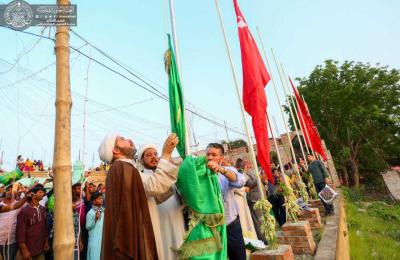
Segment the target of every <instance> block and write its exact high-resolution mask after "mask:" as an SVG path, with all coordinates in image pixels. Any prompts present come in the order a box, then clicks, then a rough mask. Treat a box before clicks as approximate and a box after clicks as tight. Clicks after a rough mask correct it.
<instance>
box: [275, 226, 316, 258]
mask: <svg viewBox="0 0 400 260" xmlns="http://www.w3.org/2000/svg"><path fill="white" fill-rule="evenodd" d="M277 236H278V242H279V243H280V244H287V245H291V246H292V250H293V253H294V254H295V255H304V254H307V255H314V254H315V250H316V245H315V242H314V238H313V235H312V232H311V227H310V224H309V223H308V221H298V222H293V223H285V224H284V225H283V226H282V232H277Z"/></svg>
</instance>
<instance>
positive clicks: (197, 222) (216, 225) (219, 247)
mask: <svg viewBox="0 0 400 260" xmlns="http://www.w3.org/2000/svg"><path fill="white" fill-rule="evenodd" d="M176 187H177V188H178V189H179V192H180V194H181V196H182V200H183V201H184V204H185V205H186V206H187V207H188V209H189V215H190V216H189V219H190V221H189V230H188V231H187V233H186V236H185V238H184V241H183V244H182V246H181V247H180V248H179V249H178V255H179V259H190V260H226V259H227V255H226V254H227V236H226V225H225V218H224V202H223V200H222V194H221V188H220V186H219V181H218V176H217V174H215V173H213V172H211V170H210V169H209V168H207V159H206V157H204V156H203V157H193V156H191V155H188V156H187V157H186V158H185V160H183V162H182V164H181V166H180V168H179V173H178V180H177V182H176Z"/></svg>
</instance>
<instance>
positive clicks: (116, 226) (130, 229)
mask: <svg viewBox="0 0 400 260" xmlns="http://www.w3.org/2000/svg"><path fill="white" fill-rule="evenodd" d="M178 142H179V139H178V137H177V136H176V135H175V134H171V135H169V136H168V138H167V139H166V141H165V143H164V147H163V151H162V155H161V158H162V161H163V162H164V163H162V164H160V165H159V166H158V168H160V171H159V173H158V174H153V175H146V174H143V173H139V172H138V170H137V169H136V168H135V166H134V164H133V157H134V155H135V153H136V148H135V146H134V144H133V142H132V140H130V139H126V138H124V137H122V136H120V135H118V134H109V135H107V136H106V137H105V138H104V140H103V142H102V143H101V144H100V147H99V156H100V159H101V160H102V161H104V162H106V163H111V166H110V170H109V172H108V173H107V179H106V203H107V207H106V209H105V212H104V228H103V241H102V259H143V260H144V259H146V260H147V259H149V260H152V259H161V258H159V256H158V253H157V246H156V239H155V237H156V236H160V234H155V233H154V231H153V224H152V221H151V217H150V210H149V204H151V203H152V200H151V199H150V198H151V197H155V196H159V195H162V194H165V193H166V192H167V191H169V189H170V188H171V187H172V186H173V185H174V184H175V182H176V179H177V174H178V168H177V167H176V166H174V165H173V164H171V163H170V162H171V154H172V152H173V150H174V149H175V147H176V145H177V144H178ZM160 161H161V160H160ZM154 203H155V202H154Z"/></svg>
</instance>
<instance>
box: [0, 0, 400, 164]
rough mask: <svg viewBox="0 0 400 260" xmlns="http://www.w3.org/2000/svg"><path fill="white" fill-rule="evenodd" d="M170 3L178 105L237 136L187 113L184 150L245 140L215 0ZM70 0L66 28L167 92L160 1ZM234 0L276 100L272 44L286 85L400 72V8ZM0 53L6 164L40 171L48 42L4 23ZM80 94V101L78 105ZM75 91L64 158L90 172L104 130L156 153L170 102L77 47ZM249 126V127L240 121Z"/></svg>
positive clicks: (46, 138)
mask: <svg viewBox="0 0 400 260" xmlns="http://www.w3.org/2000/svg"><path fill="white" fill-rule="evenodd" d="M28 2H29V3H31V4H49V3H53V2H51V1H45V0H40V1H36V0H35V1H28ZM174 2H175V14H176V24H177V37H178V42H179V47H180V53H179V59H180V61H181V69H182V70H181V78H182V84H183V88H184V95H185V100H186V105H187V106H188V107H190V108H191V109H192V110H195V111H196V112H198V113H200V114H202V115H205V116H207V117H210V118H212V120H214V121H217V122H219V123H222V124H224V123H226V124H227V126H228V128H229V129H235V131H228V136H227V135H226V132H225V129H223V128H221V127H219V126H217V125H215V124H213V123H210V122H208V121H205V120H203V119H201V118H199V117H197V116H195V115H192V114H189V116H188V121H189V123H190V134H191V137H190V139H191V144H192V145H193V147H192V150H196V149H202V148H204V147H205V146H206V145H207V144H208V143H210V142H216V141H217V142H218V141H221V140H226V139H228V138H229V140H233V139H237V138H243V136H242V135H240V134H238V133H237V132H244V130H243V121H242V118H241V112H240V107H239V103H238V98H237V96H236V93H235V89H234V81H233V77H232V73H231V68H230V65H229V61H228V58H227V52H226V48H225V44H224V40H223V35H222V33H221V28H220V25H219V21H218V16H217V12H216V8H215V3H214V1H213V0H209V1H204V0H202V1H200V0H191V1H187V0H186V1H183V0H175V1H174ZM0 3H2V4H5V3H7V2H6V1H4V0H1V2H0ZM72 3H73V4H76V5H77V7H78V26H76V27H72V30H73V31H75V32H77V33H78V34H79V35H81V36H83V37H84V38H85V39H86V40H88V41H89V42H90V43H92V44H93V45H95V46H96V47H98V48H99V49H101V50H103V51H104V52H106V53H107V54H109V55H110V56H112V57H114V58H115V59H117V60H118V61H119V62H121V63H123V64H124V65H125V66H127V67H129V68H130V70H131V71H134V73H135V74H138V75H141V76H140V77H144V78H146V80H148V81H151V82H152V83H151V85H153V86H155V87H156V88H157V89H158V90H160V91H161V92H163V93H165V94H167V88H168V80H167V75H166V73H165V70H164V62H163V55H164V52H165V50H166V48H167V37H166V34H167V33H170V32H171V28H170V17H169V6H168V1H167V0H149V1H138V0H131V1H119V2H114V3H112V2H110V1H107V2H106V1H97V2H96V4H93V1H72ZM238 3H239V5H240V7H241V9H242V13H243V15H244V16H245V18H246V20H247V23H248V25H249V27H250V30H251V31H252V34H253V36H254V38H255V39H256V41H257V43H258V47H259V49H260V51H261V52H262V49H261V44H260V42H259V38H258V35H257V31H256V27H257V26H258V27H259V29H260V32H261V34H262V41H263V43H264V45H265V46H266V52H267V57H268V60H269V61H270V64H271V66H272V68H271V70H270V73H271V74H272V76H273V78H274V79H275V82H276V83H277V86H278V89H279V90H278V91H279V95H280V99H281V102H282V101H283V97H284V94H283V91H282V88H281V84H280V81H279V76H278V72H277V70H276V68H275V64H274V63H273V58H272V54H271V48H273V49H274V52H275V54H276V56H277V59H278V63H282V64H283V65H284V66H285V69H286V72H287V73H288V74H289V75H290V76H291V77H292V78H297V77H307V76H308V75H309V73H310V72H311V71H312V70H313V69H314V68H315V66H317V65H319V64H323V62H324V60H327V59H334V60H338V61H340V62H343V61H345V60H353V61H361V62H369V63H371V64H376V63H380V64H381V65H388V66H389V67H390V68H397V69H399V68H400V59H399V58H400V57H399V47H398V46H400V33H399V28H400V19H398V13H399V12H400V1H397V0H381V1H377V0H363V1H362V0H352V1H345V0H338V1H323V0H284V1H271V0H238ZM220 5H221V10H222V14H223V21H224V24H225V27H226V32H227V35H228V42H229V45H230V48H231V51H232V55H233V60H234V64H235V68H236V71H237V72H238V78H239V82H240V84H241V82H242V80H241V59H240V46H239V40H238V35H237V25H236V19H235V14H234V9H233V2H232V1H231V0H220ZM26 31H28V32H34V33H38V34H40V33H43V35H46V36H49V35H50V36H51V37H54V28H45V29H44V31H43V28H39V27H31V28H28V29H27V30H26ZM70 44H71V46H74V47H76V48H78V47H81V46H82V45H84V42H83V41H82V40H80V39H79V38H78V37H76V36H75V35H73V34H71V36H70ZM0 46H1V48H0V100H1V101H0V122H1V124H0V151H3V154H4V155H3V165H2V167H3V168H5V169H6V170H11V169H12V168H13V167H14V166H15V158H16V155H18V154H21V155H22V156H23V157H24V158H30V159H32V158H33V159H42V160H44V162H45V164H46V165H48V164H50V163H51V162H52V158H53V146H54V114H55V107H54V102H55V98H54V97H55V66H54V64H53V63H54V62H55V55H54V43H53V42H52V41H49V40H46V39H40V38H37V37H35V36H31V35H27V34H23V33H21V32H16V31H12V30H10V29H7V28H4V27H0ZM80 50H81V51H82V52H83V53H85V54H86V55H89V56H91V57H93V58H94V59H96V60H99V61H100V62H102V63H104V64H106V65H107V66H109V67H111V68H113V69H115V70H118V71H119V72H121V73H123V74H124V75H126V76H127V77H129V78H131V79H133V80H135V81H137V82H139V81H138V80H137V79H135V78H134V76H132V75H131V74H129V73H128V72H126V71H124V70H123V69H121V68H119V67H118V66H116V65H115V64H113V63H112V62H111V61H110V60H108V59H107V58H105V57H104V56H103V55H101V54H100V53H99V52H97V51H96V50H95V49H94V48H92V47H90V46H88V45H86V46H83V47H81V48H80ZM38 71H39V72H38ZM36 72H37V73H36ZM33 73H35V75H34V76H31V75H32V74H33ZM141 84H143V83H141ZM86 89H87V93H88V94H87V98H88V101H87V102H84V100H85V99H84V96H85V92H86ZM71 90H72V93H73V94H72V100H73V107H72V121H71V122H72V123H71V124H72V129H71V130H72V131H71V160H72V162H74V161H76V160H77V159H79V158H81V159H83V160H84V162H85V165H86V167H92V166H95V165H97V164H98V163H99V159H98V154H97V148H98V146H99V143H100V142H101V140H102V138H103V137H104V135H105V134H106V133H109V132H117V133H120V134H121V135H124V136H127V137H131V138H132V139H133V141H134V143H135V145H136V146H137V147H139V146H140V145H141V144H144V143H149V142H150V143H155V144H157V145H158V146H159V147H160V149H161V147H162V144H163V141H164V139H165V138H166V136H167V134H168V133H169V131H170V123H169V107H168V103H167V102H166V101H164V100H161V99H160V98H157V97H156V96H154V95H153V94H151V93H149V92H147V91H145V90H143V89H141V88H140V87H138V86H137V85H135V84H133V83H132V82H130V81H128V80H126V79H124V78H122V77H121V76H119V75H116V74H115V73H112V72H110V71H109V70H107V69H104V68H103V67H102V66H100V65H98V64H96V63H95V62H93V61H92V62H90V63H89V60H88V59H87V58H86V57H84V56H83V55H81V54H79V53H77V52H74V51H71ZM266 94H267V99H268V113H269V114H270V115H272V116H273V117H274V118H276V121H277V124H278V131H279V132H280V133H282V132H284V129H285V128H284V123H283V119H282V117H281V115H280V111H279V105H278V102H277V99H276V97H275V95H274V92H273V88H272V84H271V83H269V84H268V85H267V86H266ZM85 103H86V108H85ZM84 111H86V117H84V114H85V113H84ZM84 120H85V121H86V123H85V126H86V128H85V131H84V130H83V122H84ZM246 120H247V122H248V124H250V120H249V117H248V116H246ZM84 133H85V134H84ZM194 139H196V142H195V141H194ZM83 151H85V152H84V153H83Z"/></svg>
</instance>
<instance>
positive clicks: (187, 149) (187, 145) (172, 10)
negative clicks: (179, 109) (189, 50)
mask: <svg viewBox="0 0 400 260" xmlns="http://www.w3.org/2000/svg"><path fill="white" fill-rule="evenodd" d="M169 11H170V16H171V30H172V39H173V43H174V49H175V54H176V66H177V69H178V74H179V77H180V79H181V84H182V85H183V83H182V82H183V80H182V69H181V59H180V49H179V42H178V36H177V33H176V20H175V4H174V0H169ZM182 97H183V102H184V103H185V95H184V91H183V87H182ZM185 107H186V106H185ZM187 113H188V112H187V110H186V109H185V111H184V113H183V115H184V118H183V119H184V122H185V126H186V131H185V132H186V135H185V153H186V155H189V154H190V138H189V137H190V132H189V125H188V123H189V121H188V119H187Z"/></svg>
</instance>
